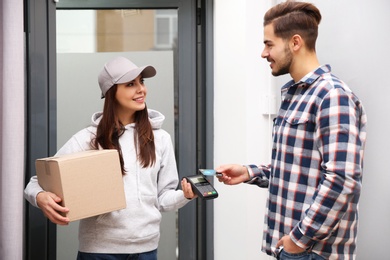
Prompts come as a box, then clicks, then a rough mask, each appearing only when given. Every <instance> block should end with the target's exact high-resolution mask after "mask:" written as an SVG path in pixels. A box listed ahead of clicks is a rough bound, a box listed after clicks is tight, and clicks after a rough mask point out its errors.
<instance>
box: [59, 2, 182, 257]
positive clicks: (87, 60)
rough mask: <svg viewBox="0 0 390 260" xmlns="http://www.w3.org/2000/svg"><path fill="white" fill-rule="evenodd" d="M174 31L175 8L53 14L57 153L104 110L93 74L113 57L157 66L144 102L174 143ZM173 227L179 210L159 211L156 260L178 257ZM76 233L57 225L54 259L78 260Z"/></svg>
mask: <svg viewBox="0 0 390 260" xmlns="http://www.w3.org/2000/svg"><path fill="white" fill-rule="evenodd" d="M177 31H178V30H177V10H176V9H164V10H161V9H160V10H159V9H99V10H73V9H71V10H57V11H56V37H57V149H59V148H61V146H62V145H63V144H64V143H65V142H66V141H67V140H68V139H69V138H70V137H71V136H72V135H73V134H75V133H76V132H78V131H79V130H81V129H82V128H84V127H86V126H87V125H89V124H90V119H91V115H92V114H93V113H94V112H97V111H101V110H102V108H103V102H104V99H101V98H100V89H99V86H98V84H97V75H98V73H99V71H100V70H101V68H102V66H103V64H104V63H105V62H106V61H108V60H109V59H111V58H113V57H117V56H124V57H127V58H128V59H130V60H131V61H133V62H134V63H135V64H137V65H139V66H141V65H152V66H154V67H155V68H156V70H157V75H156V76H155V77H153V78H151V79H146V84H147V86H148V90H149V91H148V98H147V104H148V108H152V109H155V110H158V111H160V112H161V113H162V114H164V115H165V120H164V125H163V128H164V129H165V130H166V131H168V132H169V133H170V135H171V137H172V139H173V140H174V136H175V111H177V107H175V102H174V100H175V99H176V100H177V95H175V93H177V86H175V84H174V83H175V82H177V81H176V80H175V79H174V75H175V67H176V66H175V57H176V56H177V47H176V43H177ZM175 89H176V91H175ZM70 122H71V123H70ZM176 223H177V212H167V213H163V218H162V224H161V239H160V245H159V250H158V256H159V259H177V257H178V256H177V252H178V250H177V248H178V238H177V234H178V232H177V225H176ZM77 231H78V222H72V223H71V224H70V225H69V226H66V227H61V226H58V227H57V259H58V260H61V259H64V260H65V259H75V258H76V253H77V248H78V240H77Z"/></svg>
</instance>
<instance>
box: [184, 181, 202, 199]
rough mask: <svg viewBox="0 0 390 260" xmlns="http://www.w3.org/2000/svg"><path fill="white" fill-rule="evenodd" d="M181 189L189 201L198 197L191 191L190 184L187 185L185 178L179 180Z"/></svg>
mask: <svg viewBox="0 0 390 260" xmlns="http://www.w3.org/2000/svg"><path fill="white" fill-rule="evenodd" d="M181 189H182V190H183V193H184V197H186V198H187V199H189V200H192V199H194V198H196V197H198V195H196V194H195V193H194V192H193V191H192V187H191V183H189V182H188V181H187V180H186V178H183V179H182V180H181Z"/></svg>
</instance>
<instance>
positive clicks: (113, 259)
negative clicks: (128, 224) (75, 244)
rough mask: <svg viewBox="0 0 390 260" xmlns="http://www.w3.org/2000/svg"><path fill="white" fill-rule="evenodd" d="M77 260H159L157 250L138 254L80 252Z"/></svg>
mask: <svg viewBox="0 0 390 260" xmlns="http://www.w3.org/2000/svg"><path fill="white" fill-rule="evenodd" d="M77 260H157V249H155V250H153V251H150V252H145V253H138V254H96V253H83V252H78V254H77Z"/></svg>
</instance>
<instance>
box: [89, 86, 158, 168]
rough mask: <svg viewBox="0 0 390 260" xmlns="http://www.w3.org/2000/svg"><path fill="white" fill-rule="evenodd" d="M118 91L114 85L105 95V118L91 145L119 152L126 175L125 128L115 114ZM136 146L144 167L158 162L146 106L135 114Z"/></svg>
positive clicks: (138, 156)
mask: <svg viewBox="0 0 390 260" xmlns="http://www.w3.org/2000/svg"><path fill="white" fill-rule="evenodd" d="M116 90H117V85H114V86H113V87H111V88H110V89H109V90H108V91H107V93H106V95H105V101H104V108H103V116H102V119H101V120H100V122H99V125H98V126H97V130H96V138H94V139H93V140H92V141H91V144H92V147H93V148H94V149H98V148H99V146H100V147H102V148H103V149H116V150H118V153H119V159H120V164H121V169H122V174H123V175H124V174H126V170H125V167H124V160H123V155H122V150H121V147H120V144H119V137H120V136H121V135H122V134H123V132H124V131H125V128H124V126H123V124H122V122H120V120H119V118H118V116H117V115H116V113H115V111H116V108H117V106H118V101H117V100H116V98H115V95H116ZM134 144H135V148H136V152H137V159H138V160H139V161H140V164H141V165H142V167H144V168H146V167H150V166H153V165H154V163H155V162H156V153H155V144H154V135H153V129H152V125H151V124H150V121H149V116H148V109H147V107H146V105H145V108H144V109H143V110H140V111H136V112H135V127H134Z"/></svg>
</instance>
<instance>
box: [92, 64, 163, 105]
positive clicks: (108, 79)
mask: <svg viewBox="0 0 390 260" xmlns="http://www.w3.org/2000/svg"><path fill="white" fill-rule="evenodd" d="M140 74H141V75H142V77H144V78H151V77H153V76H154V75H156V69H155V68H154V67H153V66H149V65H148V66H143V67H138V66H137V65H135V64H134V63H133V62H131V61H130V60H128V59H126V58H124V57H116V58H114V59H112V60H110V61H108V62H107V63H106V64H105V65H104V67H103V69H102V71H101V72H100V73H99V77H98V81H99V86H100V89H101V90H102V98H104V96H105V95H106V92H107V91H108V90H109V89H110V88H111V87H112V86H114V85H115V84H122V83H126V82H130V81H132V80H134V79H135V78H136V77H138V75H140Z"/></svg>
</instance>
